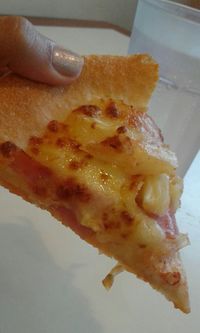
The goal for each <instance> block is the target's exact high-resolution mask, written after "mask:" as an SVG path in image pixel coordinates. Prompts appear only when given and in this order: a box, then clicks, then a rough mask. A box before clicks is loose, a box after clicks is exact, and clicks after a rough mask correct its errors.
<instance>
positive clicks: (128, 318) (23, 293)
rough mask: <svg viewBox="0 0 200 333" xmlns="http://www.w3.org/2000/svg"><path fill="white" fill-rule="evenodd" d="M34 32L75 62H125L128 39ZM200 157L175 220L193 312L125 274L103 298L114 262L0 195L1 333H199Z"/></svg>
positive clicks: (86, 32)
mask: <svg viewBox="0 0 200 333" xmlns="http://www.w3.org/2000/svg"><path fill="white" fill-rule="evenodd" d="M38 29H39V30H40V31H41V32H42V33H44V34H46V35H47V36H49V37H50V38H52V39H55V40H56V41H58V43H60V44H62V45H64V46H66V47H68V48H71V49H73V50H74V51H77V52H79V53H81V54H87V53H107V54H126V52H127V47H128V42H129V38H128V37H126V36H124V35H122V34H119V33H117V32H115V31H112V30H107V29H80V28H55V27H54V28H51V27H38ZM199 170H200V156H199V157H198V159H197V160H196V162H195V163H194V165H193V166H192V168H191V170H190V172H189V173H188V175H187V177H186V180H185V193H184V196H183V200H182V208H181V209H180V210H179V212H178V214H177V218H178V221H179V225H180V228H181V230H183V231H187V232H188V233H189V236H190V240H191V246H190V247H188V248H186V249H184V250H183V251H182V258H183V261H184V264H185V268H186V271H187V276H188V282H189V285H190V295H191V307H192V312H191V314H189V315H184V314H182V313H181V312H179V311H177V310H174V309H173V307H172V306H171V304H169V303H168V302H167V301H166V300H165V299H164V298H163V297H162V296H161V295H159V294H158V293H157V292H155V291H153V290H152V289H151V288H150V287H149V286H148V285H146V284H145V283H143V282H141V281H139V280H138V279H136V278H135V277H134V276H132V275H131V274H128V273H123V274H121V275H120V276H119V277H118V278H117V280H116V282H115V284H114V286H113V288H112V290H111V291H110V292H109V293H108V292H107V291H105V290H104V288H103V287H102V285H101V279H102V278H103V277H104V276H105V274H106V273H107V272H108V271H109V269H110V268H111V267H112V265H113V261H112V260H110V259H108V258H106V257H104V256H103V255H101V256H100V255H98V253H97V251H96V250H95V249H93V248H92V247H91V246H89V245H87V244H85V243H84V242H83V241H81V240H80V239H78V237H76V236H75V235H74V234H73V233H72V232H71V231H70V230H67V229H66V228H65V227H63V226H62V225H61V224H59V223H58V222H56V221H55V220H54V219H53V218H52V217H50V215H49V214H48V213H46V212H43V211H41V210H39V209H37V208H35V207H34V206H32V205H30V204H28V203H25V202H24V201H23V200H21V199H20V198H18V197H16V196H14V195H12V194H9V193H8V192H7V191H6V190H4V189H2V188H0V194H1V195H0V210H1V218H0V333H14V332H15V333H46V332H48V333H66V332H67V333H133V332H137V333H161V332H162V333H175V332H176V333H188V332H190V333H197V332H199V323H200V318H199V309H200V177H199Z"/></svg>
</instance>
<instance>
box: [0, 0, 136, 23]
mask: <svg viewBox="0 0 200 333" xmlns="http://www.w3.org/2000/svg"><path fill="white" fill-rule="evenodd" d="M136 3H137V0H123V1H122V0H73V1H66V0H56V1H55V0H34V1H27V0H1V1H0V13H1V15H3V14H10V15H29V16H40V17H56V18H69V19H70V18H71V19H86V20H99V21H106V22H111V23H114V24H117V25H119V26H122V27H124V28H126V29H129V30H131V26H132V21H133V15H134V12H135V8H136Z"/></svg>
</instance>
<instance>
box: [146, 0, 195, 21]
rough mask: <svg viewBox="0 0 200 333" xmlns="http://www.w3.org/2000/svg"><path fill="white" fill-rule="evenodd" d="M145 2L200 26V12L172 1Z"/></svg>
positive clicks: (153, 0)
mask: <svg viewBox="0 0 200 333" xmlns="http://www.w3.org/2000/svg"><path fill="white" fill-rule="evenodd" d="M143 1H144V2H146V3H148V4H150V5H152V6H154V7H156V8H159V9H162V10H163V11H166V12H168V13H170V14H173V15H175V16H178V17H181V18H184V19H185V20H187V21H191V22H193V23H194V22H195V23H197V24H200V10H199V9H197V8H194V7H190V6H187V5H184V4H181V3H177V2H172V1H170V0H143Z"/></svg>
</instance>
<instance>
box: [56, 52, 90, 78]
mask: <svg viewBox="0 0 200 333" xmlns="http://www.w3.org/2000/svg"><path fill="white" fill-rule="evenodd" d="M83 63H84V59H83V58H82V57H80V56H79V55H78V54H76V53H73V52H71V51H69V50H66V49H64V48H62V47H60V46H54V48H53V54H52V65H53V67H54V68H55V69H56V70H57V71H58V72H59V73H60V74H62V75H64V76H68V77H76V76H77V75H79V74H80V72H81V69H82V67H83Z"/></svg>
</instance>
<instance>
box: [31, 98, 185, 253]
mask: <svg viewBox="0 0 200 333" xmlns="http://www.w3.org/2000/svg"><path fill="white" fill-rule="evenodd" d="M149 147H150V148H149ZM28 152H29V154H30V155H34V158H35V159H37V160H38V161H39V162H41V163H42V164H43V165H46V166H48V167H49V168H50V169H51V170H53V171H54V172H55V173H56V175H58V176H59V179H60V182H61V183H62V182H63V183H64V184H65V189H64V190H67V191H68V193H69V194H70V193H71V192H72V191H71V189H70V188H67V189H66V186H68V187H69V186H70V185H69V184H71V183H72V180H73V186H76V191H75V192H74V191H73V195H71V197H70V195H68V196H67V199H66V200H64V199H63V198H62V204H63V205H66V207H68V201H70V204H75V206H76V207H77V211H76V214H77V216H78V220H79V222H80V224H82V225H83V226H86V227H88V228H90V229H92V230H93V231H95V233H96V236H97V239H98V240H99V241H100V242H113V241H116V242H118V243H119V242H121V243H124V242H126V243H127V242H128V240H129V241H130V243H131V242H133V240H134V242H135V243H136V244H137V245H138V246H143V247H144V246H146V247H150V248H152V249H153V248H155V247H157V248H158V244H159V246H160V244H161V241H162V240H163V238H164V237H165V234H164V232H163V230H162V228H161V227H160V226H159V225H158V223H157V222H156V220H155V219H153V218H150V217H148V216H147V215H146V212H145V211H147V212H150V213H154V214H157V215H163V214H165V213H166V212H167V211H168V210H169V209H170V204H171V206H173V208H174V209H175V207H176V206H177V202H178V200H179V197H180V194H181V190H179V189H178V187H177V186H176V185H175V184H176V181H175V180H174V179H176V177H175V175H174V166H175V164H176V159H175V157H174V155H173V154H172V153H171V152H170V151H169V149H168V148H167V147H166V146H165V145H164V144H163V142H162V137H161V134H160V131H159V130H158V128H157V127H156V126H155V124H154V123H153V121H152V120H151V118H149V117H148V116H147V115H146V114H145V113H144V112H143V111H141V110H135V109H134V108H133V107H128V106H126V105H124V104H123V103H122V102H118V103H114V102H112V101H106V102H104V101H95V103H92V104H91V105H87V106H82V107H80V108H78V109H77V110H73V111H72V112H71V113H70V115H69V116H68V118H67V119H66V120H65V122H64V123H63V124H61V123H58V122H56V121H54V122H51V123H50V124H49V126H48V129H47V130H46V132H45V134H44V136H43V138H39V139H38V138H32V139H31V140H30V144H29V147H28ZM151 152H153V153H151ZM171 179H173V181H171ZM69 180H70V181H69ZM66 182H67V185H66ZM74 183H75V184H76V185H74ZM70 191H71V192H70ZM84 191H87V194H88V195H86V196H85V197H83V195H82V194H83V192H84ZM74 193H75V194H74ZM80 195H81V197H80ZM84 198H85V199H84ZM137 198H139V201H140V204H138V200H137ZM83 199H84V200H83ZM58 200H59V198H58ZM155 244H156V245H155ZM131 251H133V250H132V248H131Z"/></svg>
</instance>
